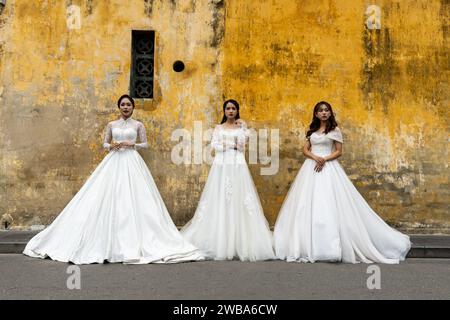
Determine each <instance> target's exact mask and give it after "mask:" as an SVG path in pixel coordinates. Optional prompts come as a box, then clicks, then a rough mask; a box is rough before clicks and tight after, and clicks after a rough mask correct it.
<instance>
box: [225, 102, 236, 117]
mask: <svg viewBox="0 0 450 320" xmlns="http://www.w3.org/2000/svg"><path fill="white" fill-rule="evenodd" d="M236 115H237V108H236V106H235V105H234V104H232V103H231V102H228V103H227V104H226V106H225V116H226V117H227V119H234V118H236Z"/></svg>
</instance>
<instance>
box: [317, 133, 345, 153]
mask: <svg viewBox="0 0 450 320" xmlns="http://www.w3.org/2000/svg"><path fill="white" fill-rule="evenodd" d="M309 141H310V142H311V152H312V153H313V154H315V155H318V156H327V155H329V154H331V153H332V152H333V145H334V143H333V141H338V142H340V143H342V142H343V139H342V133H341V130H340V129H339V128H337V127H336V128H335V129H333V130H331V131H330V132H328V133H327V134H324V133H317V132H314V133H313V134H312V135H311V136H310V139H309Z"/></svg>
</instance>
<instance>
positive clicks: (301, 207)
mask: <svg viewBox="0 0 450 320" xmlns="http://www.w3.org/2000/svg"><path fill="white" fill-rule="evenodd" d="M333 140H336V141H339V142H341V143H342V134H341V131H340V130H339V128H336V129H334V130H332V131H330V132H328V133H327V134H324V133H322V134H318V133H316V132H315V133H313V134H312V135H311V136H310V142H311V152H312V153H313V154H315V155H318V156H322V157H324V156H327V155H329V154H331V153H332V152H333V151H334V149H333V146H334V143H333ZM315 165H316V162H315V161H314V160H312V159H306V160H305V162H304V164H303V166H302V167H301V169H300V171H299V173H298V174H297V177H296V178H295V180H294V182H293V184H292V186H291V188H290V190H289V192H288V194H287V196H286V199H285V201H284V203H283V205H282V207H281V211H280V213H279V215H278V218H277V221H276V223H275V229H274V242H275V251H276V255H277V257H278V258H280V259H283V260H287V261H299V262H315V261H319V260H322V261H342V262H348V263H357V262H365V263H371V262H378V263H389V264H394V263H399V261H401V260H404V259H405V256H406V254H407V253H408V251H409V249H410V245H411V243H410V241H409V237H408V236H407V235H404V234H402V233H400V232H398V231H397V230H395V229H393V228H391V227H390V226H389V225H387V224H386V223H385V222H384V221H383V220H382V219H381V218H380V217H379V216H378V215H377V214H376V213H375V212H374V211H373V210H372V209H371V208H370V206H369V205H368V204H367V202H366V201H365V200H364V198H363V197H362V196H361V194H360V193H359V192H358V190H357V189H356V188H355V187H354V185H353V184H352V182H351V180H350V179H349V178H348V177H347V175H346V174H345V172H344V170H343V169H342V167H341V165H340V164H339V162H338V161H337V160H336V159H335V160H332V161H328V162H326V164H325V166H324V167H323V169H322V171H320V172H315V171H314V167H315Z"/></svg>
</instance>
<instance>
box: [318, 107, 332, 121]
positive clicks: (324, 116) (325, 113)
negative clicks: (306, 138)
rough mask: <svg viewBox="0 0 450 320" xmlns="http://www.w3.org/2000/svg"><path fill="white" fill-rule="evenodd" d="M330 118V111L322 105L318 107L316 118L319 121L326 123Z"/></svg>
mask: <svg viewBox="0 0 450 320" xmlns="http://www.w3.org/2000/svg"><path fill="white" fill-rule="evenodd" d="M330 116H331V110H330V109H328V107H327V106H326V105H324V104H322V105H320V106H319V109H318V110H317V112H316V117H317V118H319V119H320V120H321V121H327V120H328V118H330Z"/></svg>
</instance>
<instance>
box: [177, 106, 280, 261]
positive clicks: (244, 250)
mask: <svg viewBox="0 0 450 320" xmlns="http://www.w3.org/2000/svg"><path fill="white" fill-rule="evenodd" d="M223 110H224V117H223V120H222V124H221V125H218V126H216V128H215V130H214V132H213V137H212V141H211V145H212V147H213V148H214V149H215V152H216V155H215V157H214V161H213V164H212V166H211V169H210V172H209V175H208V179H207V181H206V184H205V187H204V189H203V192H202V195H201V197H200V202H199V204H198V207H197V210H196V211H195V214H194V217H193V218H192V220H191V221H189V222H188V223H187V224H186V225H185V226H184V227H183V228H182V229H181V233H182V234H183V236H184V237H185V238H186V239H187V240H188V241H190V242H191V243H193V244H194V245H195V246H197V247H198V248H200V249H201V250H202V252H203V253H204V255H205V256H206V257H207V258H210V259H214V260H232V259H233V258H238V259H240V260H243V261H257V260H268V259H274V258H275V256H274V252H273V241H272V233H271V231H270V229H269V225H268V223H267V221H266V218H265V217H264V213H263V210H262V207H261V204H260V201H259V197H258V194H257V190H256V188H255V185H254V183H253V180H252V177H251V175H250V171H249V169H248V167H247V163H246V161H245V155H244V146H245V142H246V136H247V129H246V125H245V123H244V122H243V121H242V120H240V119H239V104H238V103H237V102H236V101H235V100H228V101H226V102H225V103H224V105H223Z"/></svg>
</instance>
